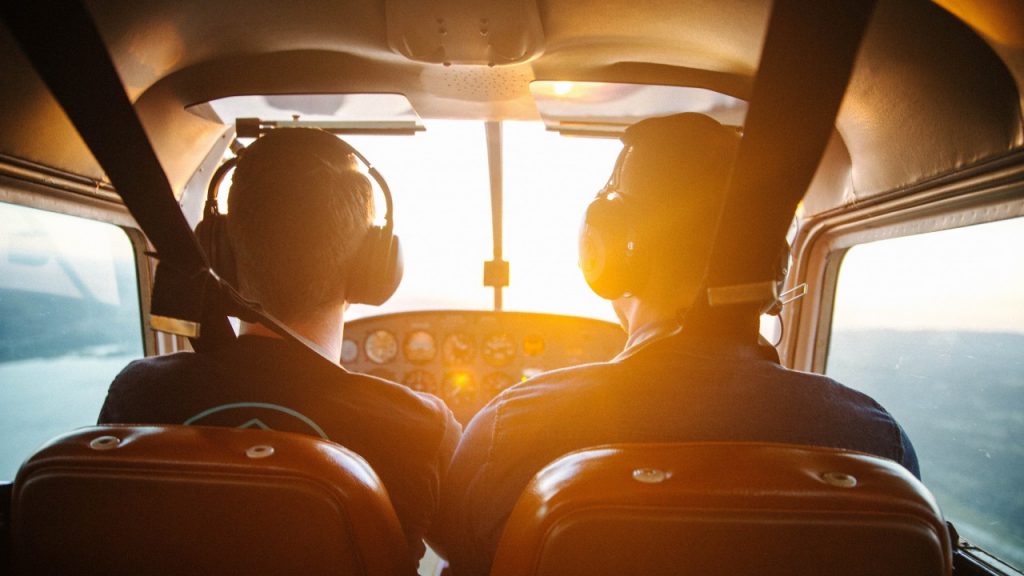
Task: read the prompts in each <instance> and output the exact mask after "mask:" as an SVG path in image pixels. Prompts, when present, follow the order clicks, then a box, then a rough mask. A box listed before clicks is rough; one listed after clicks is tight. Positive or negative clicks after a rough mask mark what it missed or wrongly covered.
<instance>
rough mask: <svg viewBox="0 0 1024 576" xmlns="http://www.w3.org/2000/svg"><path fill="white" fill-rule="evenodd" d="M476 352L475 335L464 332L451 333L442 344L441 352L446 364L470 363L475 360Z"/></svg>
mask: <svg viewBox="0 0 1024 576" xmlns="http://www.w3.org/2000/svg"><path fill="white" fill-rule="evenodd" d="M475 353H476V348H475V346H474V345H473V337H472V336H470V335H469V334H466V333H464V332H456V333H454V334H449V335H448V337H447V338H445V339H444V344H442V345H441V354H442V357H443V358H444V361H445V363H446V364H468V363H470V362H472V361H473V355H474V354H475Z"/></svg>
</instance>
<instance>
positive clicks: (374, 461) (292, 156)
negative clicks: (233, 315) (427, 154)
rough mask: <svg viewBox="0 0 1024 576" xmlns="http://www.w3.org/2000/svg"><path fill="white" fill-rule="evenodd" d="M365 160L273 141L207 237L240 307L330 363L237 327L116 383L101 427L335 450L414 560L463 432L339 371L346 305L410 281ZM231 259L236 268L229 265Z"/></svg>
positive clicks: (406, 395)
mask: <svg viewBox="0 0 1024 576" xmlns="http://www.w3.org/2000/svg"><path fill="white" fill-rule="evenodd" d="M356 155H358V152H356V151H355V150H354V149H353V148H351V147H350V146H349V145H348V144H346V143H345V142H343V141H342V140H341V139H339V138H338V137H336V136H333V135H331V134H328V133H327V132H323V131H319V130H312V129H299V128H289V129H278V130H274V131H272V132H270V133H269V134H267V135H265V136H263V137H261V138H259V139H258V140H256V141H255V142H254V143H253V144H252V145H250V146H249V147H248V148H247V149H246V150H244V151H243V153H242V154H241V157H240V158H239V161H238V165H237V168H236V169H235V173H234V177H233V181H232V185H231V193H230V196H229V198H228V207H229V210H228V214H227V218H226V222H221V221H219V219H223V218H224V216H221V215H219V214H216V211H215V210H208V213H207V215H206V217H205V218H204V220H206V219H209V220H208V222H207V225H206V226H207V229H206V230H205V231H204V232H203V233H202V235H203V236H207V235H212V238H206V242H205V243H206V244H207V245H221V249H220V250H219V252H220V253H219V254H217V255H216V256H217V257H212V256H213V255H211V260H212V261H213V266H214V269H215V270H217V271H218V272H221V271H224V272H226V273H225V275H230V274H232V273H231V272H228V271H230V270H231V269H232V268H236V269H237V275H238V278H237V280H238V284H237V286H238V288H239V289H240V290H241V293H242V294H243V295H244V296H246V297H248V298H250V299H252V300H255V301H257V302H259V303H260V305H261V306H262V307H263V309H264V310H265V311H266V312H268V313H269V314H271V315H272V316H274V317H275V318H276V319H278V320H279V321H280V322H282V323H283V324H284V325H286V326H287V327H288V328H289V329H290V330H291V331H292V332H294V333H296V334H298V335H299V336H300V337H302V338H304V339H305V340H307V341H309V342H310V343H311V344H312V345H313V346H314V347H316V348H318V349H319V350H318V351H319V352H320V353H321V354H323V355H324V356H326V357H327V358H329V359H330V361H327V360H322V359H320V358H317V357H316V355H315V353H314V352H312V351H310V350H308V349H305V348H304V347H303V346H302V345H301V344H299V343H298V342H297V341H289V340H285V339H282V338H279V337H278V336H277V334H275V333H274V332H272V331H270V330H269V329H267V328H265V327H264V326H262V325H260V324H250V323H247V322H242V324H241V329H240V335H239V337H238V338H237V339H236V340H233V341H231V342H229V343H227V344H224V345H220V346H217V347H215V348H214V349H212V350H206V349H205V347H204V349H203V350H202V351H200V352H195V353H192V352H183V353H178V354H172V355H169V356H160V357H153V358H146V359H143V360H138V361H135V362H132V363H131V364H129V365H128V366H127V367H126V368H125V369H124V370H123V371H122V372H121V373H120V374H119V375H118V376H117V377H116V378H115V379H114V382H113V383H112V384H111V386H110V390H109V392H108V393H107V398H106V402H105V403H104V405H103V408H102V411H101V412H100V416H99V422H100V423H101V424H107V423H126V424H127V423H136V424H150V423H161V424H194V425H204V426H227V427H238V428H264V429H273V430H282V431H289V432H298V433H303V434H309V435H313V436H319V437H322V438H325V439H329V440H332V441H334V442H336V443H338V444H341V445H342V446H345V447H346V448H348V449H350V450H352V451H354V452H356V453H357V454H359V455H360V456H362V457H363V458H364V459H366V461H367V462H369V464H370V465H371V466H372V467H373V469H374V470H375V471H376V472H377V474H378V476H380V478H381V480H382V481H383V483H384V485H385V487H386V488H387V491H388V495H389V496H390V498H391V502H392V504H393V505H394V508H395V512H396V513H397V515H398V519H399V521H400V522H401V525H402V528H403V530H404V531H405V534H406V537H407V539H408V541H409V544H410V548H411V550H412V552H413V554H414V555H415V556H416V557H417V558H418V557H419V556H421V555H422V553H423V551H424V546H423V543H422V537H423V535H424V533H425V532H426V530H427V528H428V527H429V525H430V523H431V521H432V520H433V516H434V512H435V511H436V509H437V506H438V497H439V491H440V486H441V483H442V481H443V480H444V478H445V475H446V473H447V470H448V464H449V462H450V459H451V456H452V452H453V451H454V450H455V446H456V445H457V443H458V440H459V436H460V435H461V426H460V425H459V424H458V422H457V421H456V420H455V418H454V417H453V416H452V413H451V411H450V410H448V408H447V407H446V406H445V405H444V403H443V402H442V401H441V400H440V399H438V398H436V397H434V396H431V395H429V394H424V393H419V392H414V391H412V390H410V389H408V388H406V387H404V386H401V385H399V384H395V383H393V382H389V381H386V380H382V379H380V378H375V377H372V376H366V375H362V374H354V373H350V372H347V371H346V370H345V369H343V368H342V367H341V366H340V365H338V361H339V359H340V357H341V345H342V331H343V319H344V313H345V310H346V308H347V307H348V305H349V303H351V302H362V303H374V304H380V303H382V302H383V301H384V300H386V299H387V298H388V297H390V296H391V294H392V293H393V292H394V290H395V289H396V288H397V286H398V282H399V281H400V279H401V269H402V266H401V255H400V251H399V249H398V245H397V242H398V239H397V238H395V237H393V236H392V234H391V219H390V217H391V214H390V210H389V214H388V223H387V225H386V226H385V227H377V226H373V225H372V224H371V223H372V221H373V217H374V206H373V193H372V188H371V185H370V182H369V180H368V179H367V178H366V176H364V175H363V174H362V173H361V172H360V171H359V170H358V165H357V164H356V163H355V157H354V156H356ZM360 157H361V156H360ZM371 175H373V176H374V177H375V178H378V179H379V181H380V180H382V179H380V178H379V175H378V174H376V172H375V171H372V170H371ZM381 183H382V188H383V189H384V191H385V193H387V190H386V183H383V182H381ZM213 200H214V202H212V203H211V205H214V206H215V198H213ZM389 204H390V199H389ZM389 207H390V206H389ZM211 227H212V228H211ZM225 227H226V230H224V229H223V228H225ZM199 232H200V231H199V230H197V233H199ZM225 233H226V237H224V234H225ZM224 243H226V246H225V245H223V244H224ZM208 251H209V249H208ZM231 252H233V253H234V254H233V258H234V259H235V261H234V262H231V261H225V259H230V258H232V256H231V255H230V253H231Z"/></svg>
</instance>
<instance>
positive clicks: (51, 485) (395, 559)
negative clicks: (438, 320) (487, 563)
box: [11, 426, 416, 575]
mask: <svg viewBox="0 0 1024 576" xmlns="http://www.w3.org/2000/svg"><path fill="white" fill-rule="evenodd" d="M12 500H13V502H12V527H11V536H12V548H13V555H14V560H15V567H16V569H17V571H18V572H19V573H25V574H83V573H89V574H304V575H308V574H339V573H342V574H366V575H374V574H388V575H390V574H415V571H416V563H415V561H414V560H413V559H412V558H411V555H410V553H409V550H408V546H407V544H406V542H405V539H404V536H403V535H402V531H401V528H400V525H399V523H398V520H397V518H396V516H395V513H394V510H393V509H392V507H391V503H390V501H389V500H388V497H387V494H386V492H385V491H384V487H383V486H382V484H381V483H380V480H379V479H378V478H377V476H376V474H375V473H374V472H373V470H372V469H371V468H370V466H369V465H368V464H367V463H366V462H365V461H364V460H363V459H362V458H360V457H359V456H357V455H356V454H354V453H352V452H350V451H348V450H346V449H344V448H342V447H341V446H338V445H336V444H333V443H330V442H325V441H322V440H319V439H317V438H313V437H310V436H303V435H299V434H291V433H285V432H270V431H265V430H254V429H253V430H237V429H230V428H205V427H200V426H188V427H185V426H98V427H91V428H85V429H81V430H78V431H75V432H72V433H70V434H66V435H64V436H61V437H58V438H56V439H54V440H52V441H51V442H50V443H49V444H47V445H46V446H44V447H43V448H41V449H40V450H39V451H38V452H37V453H36V454H35V455H34V456H32V458H30V459H29V460H28V461H27V462H26V463H25V464H24V465H23V466H22V467H21V470H20V471H19V472H18V475H17V478H16V479H15V482H14V493H13V498H12Z"/></svg>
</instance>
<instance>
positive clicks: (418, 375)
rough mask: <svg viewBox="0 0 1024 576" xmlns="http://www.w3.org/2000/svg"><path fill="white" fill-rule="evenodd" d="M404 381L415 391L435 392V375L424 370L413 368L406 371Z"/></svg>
mask: <svg viewBox="0 0 1024 576" xmlns="http://www.w3.org/2000/svg"><path fill="white" fill-rule="evenodd" d="M404 382H405V385H406V386H408V387H409V388H412V389H413V390H416V391H417V392H428V393H430V394H437V377H436V376H434V375H433V374H431V373H430V372H427V371H426V370H413V371H411V372H409V373H407V374H406V375H405V380H404Z"/></svg>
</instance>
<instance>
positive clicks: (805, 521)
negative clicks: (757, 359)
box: [491, 443, 952, 576]
mask: <svg viewBox="0 0 1024 576" xmlns="http://www.w3.org/2000/svg"><path fill="white" fill-rule="evenodd" d="M951 567H952V557H951V549H950V543H949V536H948V533H947V528H946V525H945V522H944V521H943V519H942V515H941V513H940V511H939V509H938V507H937V506H936V504H935V501H934V499H933V498H932V496H931V494H930V493H929V492H928V490H927V489H926V488H925V487H924V486H923V485H922V484H921V483H920V482H919V481H917V479H915V478H914V477H913V476H912V475H911V474H910V473H909V472H907V471H906V470H905V469H904V468H903V467H901V466H900V465H899V464H896V463H895V462H891V461H889V460H886V459H883V458H879V457H876V456H870V455H867V454H861V453H858V452H848V451H841V450H834V449H827V448H815V447H804V446H787V445H779V444H757V443H692V444H647V445H644V444H634V445H630V444H622V445H610V446H603V447H597V448H592V449H588V450H583V451H579V452H575V453H572V454H569V455H567V456H564V457H562V458H561V459H559V460H557V461H556V462H554V463H552V464H551V465H549V466H548V467H546V468H545V469H544V470H542V471H541V472H539V473H538V474H537V476H536V477H535V478H534V480H533V482H532V483H531V484H530V486H529V487H528V488H527V490H526V491H525V492H524V493H523V496H522V497H521V498H520V500H519V502H518V504H517V505H516V508H515V509H514V511H513V513H512V516H511V518H510V519H509V522H508V524H507V525H506V527H505V532H504V534H503V536H502V540H501V543H500V544H499V547H498V552H497V556H496V557H495V561H494V565H493V570H492V572H491V574H492V575H493V576H511V575H518V576H524V575H542V574H543V575H548V574H551V575H556V574H588V575H601V574H616V575H621V574H647V575H651V574H654V575H657V574H701V575H708V574H723V575H724V574H758V575H765V574H768V575H771V574H797V573H799V574H830V575H843V574H873V575H882V574H894V575H895V574H918V575H924V574H950V573H951V569H952V568H951Z"/></svg>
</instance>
